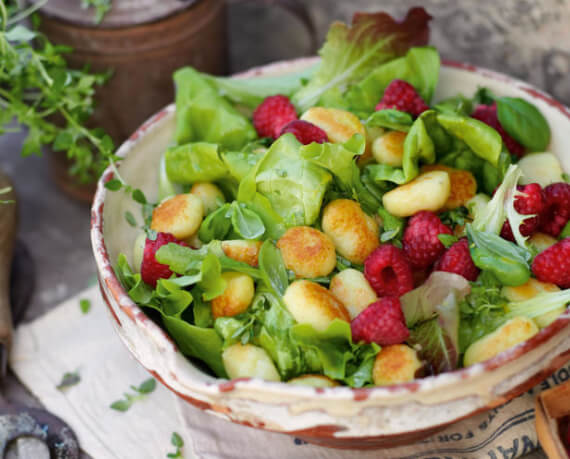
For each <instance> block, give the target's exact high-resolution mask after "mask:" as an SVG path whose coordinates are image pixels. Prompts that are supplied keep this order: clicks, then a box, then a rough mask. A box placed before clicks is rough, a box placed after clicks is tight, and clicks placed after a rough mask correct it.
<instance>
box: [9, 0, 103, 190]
mask: <svg viewBox="0 0 570 459" xmlns="http://www.w3.org/2000/svg"><path fill="white" fill-rule="evenodd" d="M46 1H47V0H46ZM46 1H43V2H38V3H36V4H34V5H33V6H31V7H29V8H27V9H25V10H20V9H19V8H18V7H17V5H16V2H15V1H14V0H0V135H1V134H3V133H6V132H13V131H17V130H19V128H18V127H14V126H13V124H12V122H13V120H14V119H16V120H17V121H18V123H19V125H20V126H25V127H26V128H27V129H28V133H27V136H26V138H25V140H24V143H23V145H22V155H23V156H29V155H33V154H35V155H41V152H42V146H44V145H51V147H52V148H53V150H54V151H64V152H66V154H67V158H68V159H69V160H70V161H71V166H70V172H71V174H72V175H74V176H76V177H77V179H78V180H79V181H80V182H84V183H85V182H90V181H93V180H94V179H96V178H97V177H98V176H99V175H100V173H101V172H102V170H103V169H104V168H105V167H106V165H107V162H108V158H110V157H111V156H112V154H113V150H114V145H113V141H112V140H111V138H110V137H109V136H108V135H107V134H106V133H105V132H104V131H103V130H102V129H100V128H88V127H86V126H85V122H86V121H87V120H88V119H89V117H90V115H91V114H92V113H93V110H94V94H95V87H96V86H99V85H101V84H103V83H104V82H105V81H106V80H107V78H108V76H109V75H108V74H95V73H90V72H89V71H88V69H83V70H72V69H70V68H68V66H67V63H66V61H65V58H64V56H65V55H66V54H68V53H69V52H71V48H69V47H66V46H59V45H54V44H52V43H51V42H50V41H49V40H48V39H47V38H46V37H45V36H44V35H43V34H41V33H40V32H38V30H37V28H38V25H39V20H38V19H37V16H32V21H31V22H32V26H31V28H29V27H27V26H25V25H23V24H21V21H22V20H23V19H26V18H27V17H29V16H30V15H32V14H33V13H34V12H35V11H36V10H37V9H38V8H41V7H42V6H43V5H44V4H45V3H46Z"/></svg>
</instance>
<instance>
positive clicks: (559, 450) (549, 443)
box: [535, 383, 570, 459]
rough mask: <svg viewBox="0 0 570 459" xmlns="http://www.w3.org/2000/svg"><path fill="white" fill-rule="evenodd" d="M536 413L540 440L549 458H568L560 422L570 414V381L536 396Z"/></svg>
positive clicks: (537, 431)
mask: <svg viewBox="0 0 570 459" xmlns="http://www.w3.org/2000/svg"><path fill="white" fill-rule="evenodd" d="M535 415H536V433H537V434H538V440H539V441H540V446H542V449H544V451H545V452H546V454H547V455H548V457H549V459H568V455H567V454H566V448H565V447H564V444H563V443H562V438H561V432H560V423H561V421H562V420H563V419H564V418H567V417H568V416H570V383H565V384H562V385H560V386H557V387H553V388H552V389H549V390H546V391H544V392H541V393H540V394H539V395H538V397H537V398H536V406H535ZM566 428H567V427H566Z"/></svg>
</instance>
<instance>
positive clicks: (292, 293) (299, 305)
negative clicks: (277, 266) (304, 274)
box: [283, 280, 350, 331]
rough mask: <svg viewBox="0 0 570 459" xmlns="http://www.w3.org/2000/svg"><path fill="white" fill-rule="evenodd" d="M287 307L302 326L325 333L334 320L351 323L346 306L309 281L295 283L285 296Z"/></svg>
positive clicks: (290, 286)
mask: <svg viewBox="0 0 570 459" xmlns="http://www.w3.org/2000/svg"><path fill="white" fill-rule="evenodd" d="M283 301H284V302H285V306H287V309H288V310H289V312H290V313H291V315H292V316H293V318H294V319H295V320H296V321H297V322H299V323H300V324H304V323H306V324H310V325H312V326H313V328H314V329H315V330H317V331H325V330H326V329H327V327H328V326H329V325H330V323H331V322H332V321H333V320H334V319H341V320H344V321H346V322H350V316H349V314H348V311H347V310H346V308H345V307H344V305H343V304H342V303H341V302H340V301H339V300H337V299H336V298H335V296H334V295H333V294H332V293H331V292H329V291H328V290H327V289H326V288H324V287H323V286H321V285H319V284H317V283H315V282H311V281H308V280H298V281H295V282H293V283H292V284H291V285H289V287H287V290H285V295H283Z"/></svg>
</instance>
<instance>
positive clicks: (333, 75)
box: [292, 8, 431, 112]
mask: <svg viewBox="0 0 570 459" xmlns="http://www.w3.org/2000/svg"><path fill="white" fill-rule="evenodd" d="M430 19H431V17H430V16H429V14H427V13H426V11H425V10H424V9H423V8H413V9H411V10H410V11H409V12H408V15H407V17H406V18H405V19H404V20H403V21H402V22H397V21H395V20H394V19H393V18H391V17H390V16H389V15H388V14H386V13H356V14H355V15H354V17H353V20H352V25H351V26H350V27H348V26H347V25H346V24H343V23H341V22H335V23H333V24H332V25H331V27H330V28H329V31H328V34H327V38H326V42H325V44H324V45H323V47H322V48H321V50H320V51H319V54H320V55H321V57H322V61H321V64H320V66H319V68H318V70H317V71H316V72H315V74H314V75H313V77H312V78H311V79H310V80H309V82H308V84H307V85H306V86H304V87H303V88H301V89H300V90H299V91H297V92H296V93H295V94H294V95H293V97H292V101H293V103H294V104H295V106H296V107H297V108H298V109H299V111H301V112H302V111H305V110H306V109H307V108H309V107H311V106H313V105H316V104H317V102H319V100H320V99H321V98H322V97H323V95H324V94H325V93H327V92H328V91H331V90H332V91H335V90H336V91H340V92H341V93H342V92H344V91H345V90H346V88H347V86H348V85H350V84H351V83H356V82H358V81H359V80H361V79H362V78H364V77H365V76H366V75H368V74H369V72H370V71H371V70H373V69H374V68H375V67H377V66H378V65H380V64H382V63H384V62H387V61H388V60H390V59H393V58H395V57H398V56H401V55H403V54H405V53H406V51H407V50H408V49H409V48H410V47H412V46H417V45H422V44H425V43H426V42H427V39H428V35H429V29H428V22H429V20H430Z"/></svg>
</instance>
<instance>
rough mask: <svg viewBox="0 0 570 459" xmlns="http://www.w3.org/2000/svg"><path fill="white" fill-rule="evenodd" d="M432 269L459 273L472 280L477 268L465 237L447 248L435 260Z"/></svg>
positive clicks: (477, 271) (475, 275)
mask: <svg viewBox="0 0 570 459" xmlns="http://www.w3.org/2000/svg"><path fill="white" fill-rule="evenodd" d="M434 270H435V271H445V272H448V273H455V274H459V275H460V276H463V277H464V278H465V279H467V280H469V281H474V280H476V279H477V276H479V268H477V266H475V264H474V263H473V260H472V259H471V253H469V243H468V242H467V239H460V240H459V241H457V242H456V243H455V244H453V245H452V246H451V247H450V248H449V249H447V250H446V251H445V253H444V254H443V255H442V256H441V258H440V259H439V260H437V261H436V262H435V266H434Z"/></svg>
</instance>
